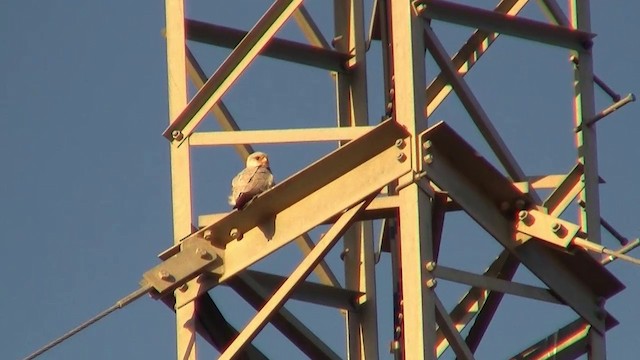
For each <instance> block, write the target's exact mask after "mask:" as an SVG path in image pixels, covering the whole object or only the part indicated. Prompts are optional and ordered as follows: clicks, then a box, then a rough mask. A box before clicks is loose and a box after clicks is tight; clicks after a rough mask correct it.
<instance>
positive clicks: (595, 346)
mask: <svg viewBox="0 0 640 360" xmlns="http://www.w3.org/2000/svg"><path fill="white" fill-rule="evenodd" d="M570 4H571V25H572V27H573V28H575V29H578V30H582V31H586V32H590V31H591V10H590V4H589V1H588V0H587V1H584V0H572V1H571V2H570ZM576 55H577V57H578V60H579V62H578V64H576V68H575V71H574V93H575V97H574V108H575V120H574V121H575V125H576V127H580V131H579V132H578V133H577V134H576V144H577V146H578V161H580V162H581V163H583V164H584V176H583V181H584V190H583V191H582V193H581V194H580V200H581V201H582V202H583V203H584V204H585V206H584V207H583V208H581V210H580V212H581V213H580V224H581V226H582V228H583V230H584V231H586V232H587V234H588V236H589V240H590V241H593V242H595V243H598V244H599V243H601V239H600V194H599V188H598V186H599V174H598V146H597V137H596V127H595V126H581V125H582V124H584V123H587V122H588V121H589V120H591V119H593V117H594V116H595V114H596V111H595V96H594V81H593V78H594V76H593V57H592V53H591V49H590V48H589V49H585V50H582V51H578V52H577V54H576ZM602 306H604V304H603V305H602ZM606 357H607V354H606V346H605V334H604V333H599V332H598V331H597V330H595V328H594V327H592V328H591V330H590V331H589V359H590V360H601V359H606Z"/></svg>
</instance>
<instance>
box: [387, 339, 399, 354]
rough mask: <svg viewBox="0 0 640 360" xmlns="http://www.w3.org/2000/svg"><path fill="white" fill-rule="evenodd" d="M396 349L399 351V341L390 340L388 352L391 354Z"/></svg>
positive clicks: (395, 351)
mask: <svg viewBox="0 0 640 360" xmlns="http://www.w3.org/2000/svg"><path fill="white" fill-rule="evenodd" d="M398 351H400V341H398V340H393V341H392V342H391V345H390V346H389V353H391V354H395V353H397V352H398Z"/></svg>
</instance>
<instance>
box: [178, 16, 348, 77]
mask: <svg viewBox="0 0 640 360" xmlns="http://www.w3.org/2000/svg"><path fill="white" fill-rule="evenodd" d="M185 28H186V32H187V39H188V40H193V41H197V42H200V43H205V44H209V45H215V46H220V47H224V48H229V49H233V48H235V47H236V46H237V45H238V44H239V43H240V41H242V39H244V37H245V36H246V35H247V32H246V31H242V30H237V29H233V28H230V27H226V26H221V25H214V24H209V23H205V22H201V21H197V20H191V19H187V20H185ZM260 55H263V56H267V57H270V58H274V59H279V60H284V61H290V62H294V63H298V64H303V65H309V66H313V67H317V68H320V69H326V70H329V71H336V72H343V71H345V68H344V64H345V62H346V61H347V60H348V59H349V55H348V54H343V53H340V52H338V51H335V50H330V49H326V48H322V47H318V46H311V45H307V44H303V43H299V42H296V41H291V40H285V39H279V38H274V39H272V40H271V42H270V43H269V44H267V46H266V47H265V48H264V50H263V51H262V52H261V53H260Z"/></svg>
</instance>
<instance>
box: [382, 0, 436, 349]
mask: <svg viewBox="0 0 640 360" xmlns="http://www.w3.org/2000/svg"><path fill="white" fill-rule="evenodd" d="M386 5H387V6H388V8H387V11H388V16H387V17H388V19H389V21H390V24H391V27H390V29H389V34H390V38H389V43H388V44H383V47H386V46H389V47H390V49H391V51H390V54H389V55H390V56H391V57H390V59H389V63H390V69H391V72H392V75H391V76H392V78H391V79H390V80H391V81H390V84H391V86H392V90H393V102H392V112H393V116H394V119H395V120H396V121H397V122H398V123H399V124H402V125H403V126H404V127H406V129H407V130H408V131H409V133H410V134H411V136H412V138H411V139H412V141H411V142H410V143H408V144H407V147H408V148H409V149H410V154H411V159H410V161H411V163H412V164H411V165H412V169H413V172H414V173H416V174H417V173H420V172H421V171H422V161H421V158H420V157H419V156H418V154H419V150H418V149H419V146H420V145H419V144H418V143H417V141H416V140H417V135H418V134H419V133H420V132H422V131H423V130H424V129H425V128H426V123H427V122H426V119H425V118H424V117H423V114H422V109H423V108H424V95H423V91H424V89H425V87H426V83H425V59H424V53H425V49H424V45H423V41H424V40H423V29H422V22H423V20H422V19H421V18H420V17H418V16H417V14H416V13H415V11H414V9H413V7H412V6H411V3H410V2H408V1H406V2H403V1H389V2H387V4H386ZM398 182H399V183H400V184H409V185H407V186H405V187H403V188H401V190H399V192H398V196H399V198H400V210H399V226H398V227H399V229H398V230H399V234H398V236H397V239H398V240H397V243H396V246H397V248H396V249H393V251H396V252H397V256H398V260H399V261H398V262H397V264H396V266H398V265H399V267H398V270H397V271H398V278H399V280H400V286H399V291H400V293H399V295H400V296H399V300H400V304H399V308H398V309H397V311H398V313H396V316H397V317H402V320H401V321H399V324H400V329H401V332H400V334H399V335H400V336H399V338H400V341H399V344H398V345H399V348H398V356H399V357H400V358H405V359H435V357H436V356H435V347H434V345H435V329H436V322H435V300H434V297H435V294H434V292H433V289H431V288H427V286H425V284H426V282H427V280H428V279H431V280H433V279H432V278H431V275H430V274H428V273H427V272H426V270H425V269H424V264H425V263H427V262H430V261H433V241H432V235H433V234H432V230H431V219H432V216H433V215H432V209H431V203H430V199H429V198H428V196H427V195H426V194H425V193H424V192H423V191H422V190H421V189H420V188H419V187H418V185H417V184H415V183H413V182H414V176H413V173H412V174H408V175H407V176H404V177H403V178H400V179H399V181H398ZM431 283H432V284H434V283H433V282H431Z"/></svg>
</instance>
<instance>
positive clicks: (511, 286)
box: [433, 265, 562, 304]
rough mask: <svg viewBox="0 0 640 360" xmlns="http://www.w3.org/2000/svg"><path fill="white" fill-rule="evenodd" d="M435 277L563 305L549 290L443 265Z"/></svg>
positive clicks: (436, 270) (437, 270)
mask: <svg viewBox="0 0 640 360" xmlns="http://www.w3.org/2000/svg"><path fill="white" fill-rule="evenodd" d="M433 275H434V276H435V277H436V278H439V279H443V280H448V281H454V282H457V283H461V284H467V285H471V286H475V287H479V288H482V289H486V290H491V291H497V292H501V293H504V294H511V295H516V296H521V297H524V298H528V299H535V300H540V301H545V302H549V303H554V304H561V303H562V302H561V301H560V300H558V298H556V297H555V296H554V295H553V293H551V292H550V291H549V289H545V288H540V287H537V286H531V285H526V284H521V283H516V282H513V281H509V280H502V279H498V278H495V277H489V276H483V275H477V274H474V273H471V272H468V271H463V270H458V269H453V268H450V267H446V266H442V265H438V266H436V268H435V270H434V271H433Z"/></svg>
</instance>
